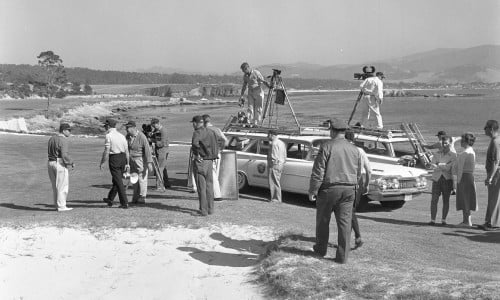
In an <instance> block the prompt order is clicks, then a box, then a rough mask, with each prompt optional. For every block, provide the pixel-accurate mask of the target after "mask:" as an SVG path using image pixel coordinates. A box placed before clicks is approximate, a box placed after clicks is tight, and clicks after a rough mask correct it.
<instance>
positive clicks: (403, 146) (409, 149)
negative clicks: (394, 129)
mask: <svg viewBox="0 0 500 300" xmlns="http://www.w3.org/2000/svg"><path fill="white" fill-rule="evenodd" d="M392 147H393V148H394V154H395V155H396V157H400V156H404V155H413V154H415V150H414V149H413V146H412V145H411V144H410V141H405V142H397V143H392Z"/></svg>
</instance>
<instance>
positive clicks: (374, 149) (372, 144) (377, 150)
mask: <svg viewBox="0 0 500 300" xmlns="http://www.w3.org/2000/svg"><path fill="white" fill-rule="evenodd" d="M356 146H361V145H358V144H357V143H356ZM362 147H363V150H365V152H366V153H370V154H378V155H386V156H387V155H390V153H389V150H388V149H387V148H388V147H387V145H386V144H384V143H381V142H376V141H364V142H363V145H362Z"/></svg>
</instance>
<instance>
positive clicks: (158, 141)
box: [151, 118, 171, 191]
mask: <svg viewBox="0 0 500 300" xmlns="http://www.w3.org/2000/svg"><path fill="white" fill-rule="evenodd" d="M151 127H152V128H153V129H154V130H153V134H152V137H151V141H152V143H153V145H154V147H155V153H154V155H156V157H157V158H158V169H159V171H160V172H161V173H162V174H161V175H162V177H163V186H160V182H159V180H158V176H156V178H157V180H156V188H157V189H158V190H162V191H165V189H168V188H170V187H171V185H170V182H169V181H168V172H167V158H168V153H169V142H168V135H167V128H165V127H164V126H163V125H162V124H161V123H160V120H158V119H157V118H152V119H151Z"/></svg>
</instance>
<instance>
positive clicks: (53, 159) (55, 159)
mask: <svg viewBox="0 0 500 300" xmlns="http://www.w3.org/2000/svg"><path fill="white" fill-rule="evenodd" d="M49 161H57V158H49Z"/></svg>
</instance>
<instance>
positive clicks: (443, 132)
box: [436, 130, 447, 136]
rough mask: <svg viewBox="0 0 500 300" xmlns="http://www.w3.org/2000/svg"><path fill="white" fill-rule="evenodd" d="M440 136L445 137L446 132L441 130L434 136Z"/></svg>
mask: <svg viewBox="0 0 500 300" xmlns="http://www.w3.org/2000/svg"><path fill="white" fill-rule="evenodd" d="M440 135H447V134H446V131H443V130H440V131H438V133H437V134H436V136H440Z"/></svg>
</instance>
